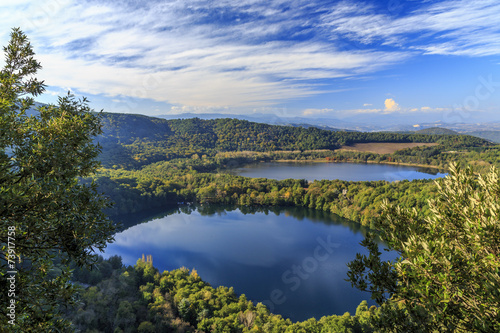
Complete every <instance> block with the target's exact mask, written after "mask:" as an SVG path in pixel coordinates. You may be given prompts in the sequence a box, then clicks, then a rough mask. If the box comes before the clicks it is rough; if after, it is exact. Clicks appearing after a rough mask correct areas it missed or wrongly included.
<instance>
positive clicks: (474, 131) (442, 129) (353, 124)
mask: <svg viewBox="0 0 500 333" xmlns="http://www.w3.org/2000/svg"><path fill="white" fill-rule="evenodd" d="M158 117H159V118H164V119H179V118H180V119H188V118H200V119H217V118H236V119H241V120H248V121H252V122H258V123H265V124H270V125H287V126H301V127H306V128H307V127H317V128H321V129H327V130H332V131H339V130H343V131H346V130H347V131H361V132H379V131H387V132H402V133H409V132H417V133H420V134H469V135H474V136H477V137H480V138H483V139H486V140H490V141H492V142H496V143H500V122H491V123H474V124H470V123H445V122H442V121H436V122H423V123H418V124H412V123H409V122H407V123H398V122H399V121H402V120H403V119H398V120H397V121H396V122H390V121H387V122H386V123H385V124H384V123H383V122H381V121H380V120H378V121H373V120H374V119H372V118H373V117H374V116H371V117H368V118H366V119H365V120H364V121H363V122H361V121H360V120H359V119H358V118H352V119H351V120H352V121H345V120H339V119H334V118H326V117H325V118H309V117H282V116H279V115H274V114H265V113H254V114H251V115H240V114H223V113H205V114H198V113H182V114H169V115H161V116H158ZM378 117H382V118H383V119H386V120H388V118H386V117H384V115H379V116H378Z"/></svg>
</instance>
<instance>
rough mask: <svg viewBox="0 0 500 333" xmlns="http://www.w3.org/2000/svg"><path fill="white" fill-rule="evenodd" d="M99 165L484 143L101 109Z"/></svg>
mask: <svg viewBox="0 0 500 333" xmlns="http://www.w3.org/2000/svg"><path fill="white" fill-rule="evenodd" d="M102 117H103V125H104V127H103V134H102V135H100V136H99V137H98V138H97V142H99V143H100V144H101V145H102V146H103V153H102V155H101V157H100V158H101V161H102V163H103V166H104V167H113V166H114V167H115V168H116V167H120V168H127V169H134V168H138V167H141V166H144V165H147V164H150V163H153V162H158V161H168V160H171V159H175V158H186V157H191V156H193V155H194V154H202V155H203V154H206V155H208V156H214V155H215V154H216V153H218V152H231V151H258V152H271V151H290V150H291V151H295V150H299V151H305V150H318V149H328V150H335V149H338V148H340V147H341V146H343V145H352V144H355V143H364V142H425V143H429V142H433V143H438V144H440V145H442V147H443V149H458V148H463V147H485V146H489V145H490V144H489V142H488V141H486V140H483V139H480V138H477V137H473V136H468V135H459V136H457V135H424V134H400V133H390V132H373V133H367V132H347V131H328V130H322V129H318V128H315V127H309V128H303V127H292V126H278V125H267V124H262V123H254V122H249V121H246V120H238V119H229V118H223V119H214V120H202V119H198V118H191V119H173V120H165V119H159V118H152V117H147V116H142V115H128V114H115V113H104V114H103V115H102Z"/></svg>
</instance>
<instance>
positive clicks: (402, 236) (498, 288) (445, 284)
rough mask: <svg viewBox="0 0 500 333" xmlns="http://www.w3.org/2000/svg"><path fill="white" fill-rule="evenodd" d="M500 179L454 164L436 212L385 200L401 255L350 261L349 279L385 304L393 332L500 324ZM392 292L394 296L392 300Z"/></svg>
mask: <svg viewBox="0 0 500 333" xmlns="http://www.w3.org/2000/svg"><path fill="white" fill-rule="evenodd" d="M499 199H500V181H499V178H498V173H497V171H496V169H494V168H492V169H491V171H490V172H489V173H488V174H486V175H476V174H475V173H474V172H473V169H472V168H470V167H467V168H465V169H461V168H460V167H459V166H457V165H455V164H453V165H452V166H451V167H450V175H449V176H447V177H446V178H445V179H444V180H443V181H442V183H440V184H439V192H438V195H437V197H436V199H435V200H431V201H430V202H429V205H430V211H431V214H430V216H427V217H425V218H423V217H422V216H421V213H420V212H419V211H417V210H416V209H412V210H409V209H401V208H400V207H397V206H394V205H391V204H388V203H386V204H385V206H384V207H383V213H382V214H381V217H380V219H379V220H378V222H377V225H376V226H377V227H378V229H379V230H381V233H380V237H381V238H382V240H383V241H384V242H385V243H386V244H387V245H388V247H389V249H391V250H395V251H397V252H398V253H399V254H400V255H401V257H400V259H399V260H397V261H395V262H383V261H381V260H380V252H379V251H378V247H377V245H376V243H375V242H374V239H373V237H368V238H367V239H365V241H364V242H363V245H364V246H366V247H367V248H368V249H369V251H370V254H369V256H365V255H361V254H358V255H357V258H356V260H354V261H353V262H351V263H350V264H349V267H350V272H349V279H350V281H351V282H352V284H353V285H354V286H356V287H357V288H359V289H361V290H365V291H370V292H371V293H372V298H374V299H376V300H377V302H379V303H380V304H383V306H382V312H381V316H380V317H379V318H378V320H377V325H378V326H379V327H380V328H383V329H384V330H386V331H394V332H402V331H407V332H408V331H426V332H431V331H439V332H443V331H452V332H472V331H474V332H498V331H500V311H499V309H500V275H499V269H500V244H499V242H498V239H500V238H499V237H500V221H499V218H498V214H499V212H500V204H499V202H500V201H499ZM387 297H388V299H387Z"/></svg>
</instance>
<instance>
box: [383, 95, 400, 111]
mask: <svg viewBox="0 0 500 333" xmlns="http://www.w3.org/2000/svg"><path fill="white" fill-rule="evenodd" d="M384 105H385V111H389V112H394V111H399V110H401V108H400V107H399V104H398V103H396V101H395V100H393V99H392V98H387V99H386V100H385V102H384Z"/></svg>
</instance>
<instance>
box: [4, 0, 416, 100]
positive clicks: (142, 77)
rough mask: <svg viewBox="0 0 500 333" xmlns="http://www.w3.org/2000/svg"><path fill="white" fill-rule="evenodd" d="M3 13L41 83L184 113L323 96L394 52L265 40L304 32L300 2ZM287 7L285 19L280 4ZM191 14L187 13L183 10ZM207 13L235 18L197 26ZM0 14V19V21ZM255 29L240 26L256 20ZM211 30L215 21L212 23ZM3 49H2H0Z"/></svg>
mask: <svg viewBox="0 0 500 333" xmlns="http://www.w3.org/2000/svg"><path fill="white" fill-rule="evenodd" d="M53 2H54V4H52V2H50V1H49V2H47V3H44V4H41V3H38V2H34V1H32V2H25V6H27V8H25V9H24V10H22V11H21V10H20V9H19V7H18V6H15V7H9V9H10V12H9V15H6V14H3V15H1V14H0V15H1V16H0V17H1V18H4V19H5V21H3V26H4V27H7V26H15V25H16V22H20V21H22V22H24V23H25V26H26V27H27V28H26V32H27V33H28V35H29V37H30V38H31V39H32V42H33V45H34V46H35V50H36V52H37V55H38V59H39V60H40V61H41V62H42V65H43V66H44V69H43V72H42V74H41V77H42V78H43V79H45V80H46V83H47V84H49V85H51V86H60V87H61V86H71V87H73V88H74V89H77V90H78V91H81V92H82V93H90V94H103V95H105V96H111V97H116V96H129V97H131V98H149V99H152V100H155V101H163V102H169V103H172V104H178V105H186V106H191V107H219V108H220V107H227V106H232V107H244V106H246V107H252V108H259V107H266V106H272V105H274V104H276V103H279V102H280V101H283V100H288V99H291V98H292V99H297V98H304V97H309V96H313V95H316V94H320V93H323V92H324V90H323V88H322V86H321V85H319V84H318V83H317V80H325V79H333V78H348V77H353V76H357V75H360V74H363V73H371V72H373V71H376V70H378V69H380V68H382V67H384V66H388V65H389V64H393V63H396V62H399V61H402V60H404V59H405V58H407V57H408V54H406V53H403V52H382V51H374V50H355V51H340V50H338V49H336V48H335V47H333V46H332V45H331V44H329V43H325V42H319V41H311V40H307V39H306V40H303V41H273V40H278V39H277V38H270V39H269V40H268V39H267V38H268V37H269V36H273V35H274V34H283V33H288V32H289V31H294V30H296V32H297V33H304V32H303V30H301V29H302V25H304V24H307V22H305V21H304V19H303V18H302V16H301V14H303V11H304V8H307V6H309V4H308V2H307V1H302V0H299V1H298V2H297V3H289V2H287V1H284V0H283V1H281V0H280V1H273V2H271V3H269V2H268V1H242V2H232V1H221V2H218V3H217V4H214V3H212V2H207V1H203V0H200V1H191V2H185V1H180V0H177V1H172V2H168V3H163V2H154V1H152V2H149V3H148V4H147V6H146V5H144V7H142V8H136V7H135V8H130V7H127V6H131V5H130V4H129V5H127V4H122V5H117V3H116V2H111V1H109V2H103V3H101V2H92V1H89V2H86V3H79V2H76V1H70V0H57V1H56V0H53ZM282 4H287V6H289V7H290V9H289V12H287V13H286V14H284V13H283V11H282V10H281V7H280V6H281V5H282ZM189 6H191V8H188V7H189ZM213 6H216V7H217V8H220V9H221V11H220V12H219V11H218V12H217V14H220V15H222V14H221V13H223V12H224V10H226V11H228V12H231V11H233V12H234V13H235V14H234V15H240V16H241V17H243V19H240V21H238V22H237V21H235V22H233V23H234V24H230V25H227V26H225V25H223V24H217V23H211V22H210V23H207V22H203V20H206V17H205V16H206V15H207V13H206V12H207V11H210V10H214V11H216V9H217V8H215V9H214V8H212V7H213ZM4 13H5V12H4ZM255 13H258V14H259V16H258V19H257V20H253V19H252V20H247V21H245V20H244V16H245V15H255ZM215 21H216V20H215ZM4 44H5V43H4Z"/></svg>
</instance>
